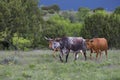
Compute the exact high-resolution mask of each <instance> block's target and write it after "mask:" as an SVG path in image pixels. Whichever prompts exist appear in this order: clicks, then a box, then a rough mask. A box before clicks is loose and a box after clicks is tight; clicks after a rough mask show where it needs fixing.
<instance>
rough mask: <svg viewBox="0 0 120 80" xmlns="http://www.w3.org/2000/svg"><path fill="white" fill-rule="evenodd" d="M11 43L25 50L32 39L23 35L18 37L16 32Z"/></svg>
mask: <svg viewBox="0 0 120 80" xmlns="http://www.w3.org/2000/svg"><path fill="white" fill-rule="evenodd" d="M12 41H13V44H14V45H16V46H17V47H18V49H22V50H27V49H28V48H29V47H30V46H31V45H32V41H30V40H28V39H25V38H23V37H19V36H18V35H17V34H16V33H15V34H14V37H13V38H12Z"/></svg>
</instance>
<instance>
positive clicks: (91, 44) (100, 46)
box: [86, 38, 108, 59]
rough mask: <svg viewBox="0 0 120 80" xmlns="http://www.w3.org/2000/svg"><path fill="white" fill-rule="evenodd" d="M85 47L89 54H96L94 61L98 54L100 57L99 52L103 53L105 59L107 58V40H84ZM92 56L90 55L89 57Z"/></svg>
mask: <svg viewBox="0 0 120 80" xmlns="http://www.w3.org/2000/svg"><path fill="white" fill-rule="evenodd" d="M86 45H87V48H88V49H90V50H91V53H92V52H94V53H97V54H96V59H97V58H98V54H100V57H101V52H102V51H105V54H106V58H107V49H108V44H107V40H106V39H105V38H93V39H89V40H88V39H87V40H86ZM91 56H92V55H91V54H90V57H91Z"/></svg>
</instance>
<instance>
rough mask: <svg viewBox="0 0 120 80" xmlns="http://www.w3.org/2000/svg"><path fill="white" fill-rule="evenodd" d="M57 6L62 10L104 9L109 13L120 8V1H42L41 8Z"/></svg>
mask: <svg viewBox="0 0 120 80" xmlns="http://www.w3.org/2000/svg"><path fill="white" fill-rule="evenodd" d="M53 4H57V5H58V6H59V7H60V9H61V10H75V11H76V10H78V8H79V7H88V8H90V9H95V8H98V7H103V8H104V9H105V10H107V11H113V10H114V9H115V8H116V7H118V6H120V0H40V2H39V6H49V5H53Z"/></svg>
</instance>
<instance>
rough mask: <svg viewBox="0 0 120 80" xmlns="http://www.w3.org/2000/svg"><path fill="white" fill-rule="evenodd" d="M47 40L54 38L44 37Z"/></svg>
mask: <svg viewBox="0 0 120 80" xmlns="http://www.w3.org/2000/svg"><path fill="white" fill-rule="evenodd" d="M44 38H45V39H46V40H53V39H51V38H47V37H44Z"/></svg>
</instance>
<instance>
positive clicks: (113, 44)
mask: <svg viewBox="0 0 120 80" xmlns="http://www.w3.org/2000/svg"><path fill="white" fill-rule="evenodd" d="M50 11H52V12H50ZM119 33H120V7H117V8H116V9H115V10H114V11H113V12H107V11H106V10H104V9H103V8H96V9H94V10H91V9H89V8H85V7H80V8H79V9H78V11H72V10H68V11H61V10H60V8H59V6H57V5H53V6H42V7H39V6H38V0H1V1H0V41H9V42H10V43H12V44H13V45H15V46H16V47H17V48H18V49H21V50H27V49H41V48H45V47H46V46H47V41H46V40H45V39H44V37H45V36H46V37H50V38H55V37H63V36H82V37H84V38H93V37H105V38H106V39H107V40H108V42H109V47H110V48H118V49H119V48H120V42H119V39H120V35H119ZM2 47H3V45H0V49H2ZM10 49H11V47H10Z"/></svg>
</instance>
